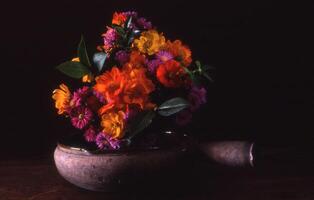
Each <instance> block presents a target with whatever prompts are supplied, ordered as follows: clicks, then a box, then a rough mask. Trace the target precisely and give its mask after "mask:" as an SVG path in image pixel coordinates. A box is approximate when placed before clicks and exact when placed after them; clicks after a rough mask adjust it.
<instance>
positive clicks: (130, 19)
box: [124, 16, 132, 29]
mask: <svg viewBox="0 0 314 200" xmlns="http://www.w3.org/2000/svg"><path fill="white" fill-rule="evenodd" d="M131 23H132V16H129V17H128V19H127V20H126V22H125V25H124V27H125V28H126V29H128V28H130V26H131Z"/></svg>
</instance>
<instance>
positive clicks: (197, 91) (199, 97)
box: [188, 86, 207, 111]
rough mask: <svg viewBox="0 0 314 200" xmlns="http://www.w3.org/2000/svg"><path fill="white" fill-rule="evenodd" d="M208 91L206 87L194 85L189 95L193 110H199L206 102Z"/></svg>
mask: <svg viewBox="0 0 314 200" xmlns="http://www.w3.org/2000/svg"><path fill="white" fill-rule="evenodd" d="M206 93H207V92H206V89H205V88H203V87H201V88H200V87H197V86H192V88H191V90H190V94H189V96H188V100H189V102H190V109H191V111H195V110H197V109H198V108H199V107H200V106H201V105H202V104H205V103H206Z"/></svg>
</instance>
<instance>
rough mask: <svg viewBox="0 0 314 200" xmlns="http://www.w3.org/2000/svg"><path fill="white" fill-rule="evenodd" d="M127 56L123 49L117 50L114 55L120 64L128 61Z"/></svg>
mask: <svg viewBox="0 0 314 200" xmlns="http://www.w3.org/2000/svg"><path fill="white" fill-rule="evenodd" d="M129 58H130V55H129V54H128V53H127V52H126V51H123V50H120V51H118V52H117V53H116V57H115V59H116V61H118V62H119V64H120V65H121V66H122V65H124V64H125V63H127V62H128V61H129Z"/></svg>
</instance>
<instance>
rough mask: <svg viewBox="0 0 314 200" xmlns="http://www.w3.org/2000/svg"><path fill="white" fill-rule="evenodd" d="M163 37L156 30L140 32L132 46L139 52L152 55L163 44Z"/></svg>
mask: <svg viewBox="0 0 314 200" xmlns="http://www.w3.org/2000/svg"><path fill="white" fill-rule="evenodd" d="M165 41H166V39H165V37H164V36H163V35H162V34H160V33H158V32H157V31H156V30H148V31H145V32H142V34H141V36H140V38H139V39H135V40H134V42H133V45H134V46H135V47H136V48H137V49H138V50H139V51H140V52H141V53H147V54H148V55H153V54H155V53H157V52H158V51H159V50H160V48H161V47H163V46H164V44H165Z"/></svg>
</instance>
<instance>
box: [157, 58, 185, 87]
mask: <svg viewBox="0 0 314 200" xmlns="http://www.w3.org/2000/svg"><path fill="white" fill-rule="evenodd" d="M157 78H158V80H159V81H160V82H161V83H162V84H163V85H164V86H166V87H170V88H178V87H181V86H183V85H184V84H185V83H186V81H187V76H186V72H185V71H184V69H183V67H182V66H181V64H180V63H179V62H177V61H175V60H168V61H167V62H165V63H163V64H161V65H159V67H158V69H157Z"/></svg>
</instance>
